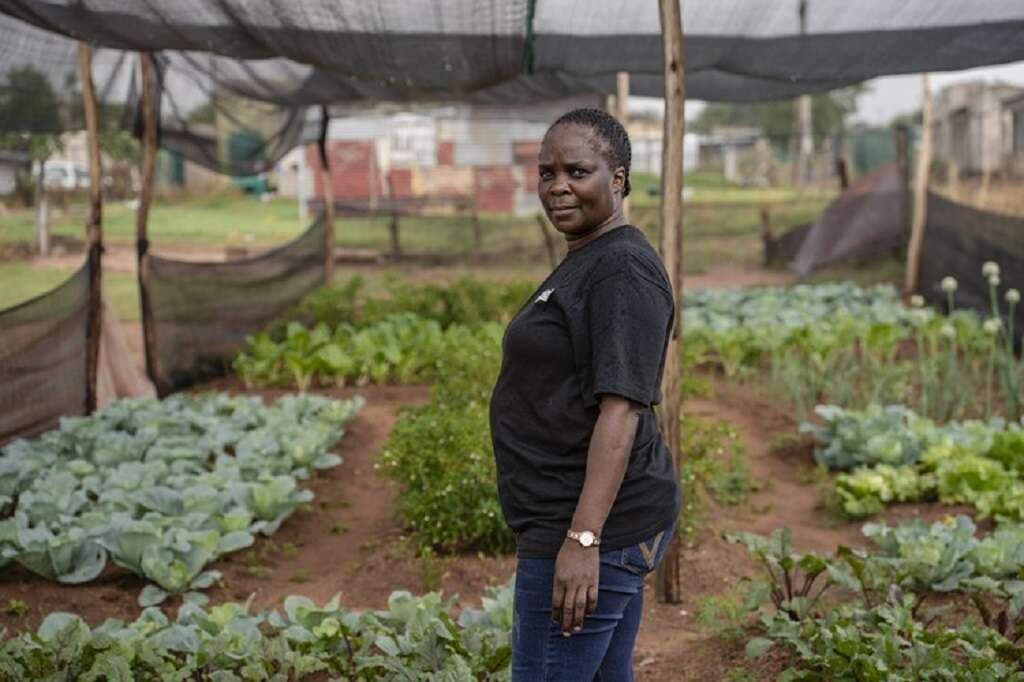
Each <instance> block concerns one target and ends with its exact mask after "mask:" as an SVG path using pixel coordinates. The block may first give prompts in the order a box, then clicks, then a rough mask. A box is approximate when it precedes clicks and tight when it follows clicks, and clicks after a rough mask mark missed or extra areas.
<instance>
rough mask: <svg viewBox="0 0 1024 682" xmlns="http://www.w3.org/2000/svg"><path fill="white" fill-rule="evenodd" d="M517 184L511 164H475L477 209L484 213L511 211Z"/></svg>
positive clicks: (513, 206)
mask: <svg viewBox="0 0 1024 682" xmlns="http://www.w3.org/2000/svg"><path fill="white" fill-rule="evenodd" d="M518 185H519V182H518V180H517V178H516V172H515V169H514V168H513V167H512V166H477V168H476V202H477V204H476V205H477V209H478V210H479V211H481V212H484V213H511V212H512V211H513V210H514V209H515V195H516V188H517V187H518Z"/></svg>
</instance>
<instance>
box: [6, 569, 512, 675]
mask: <svg viewBox="0 0 1024 682" xmlns="http://www.w3.org/2000/svg"><path fill="white" fill-rule="evenodd" d="M451 606H452V603H451V602H450V601H445V600H443V599H442V598H441V596H440V595H438V594H427V595H423V596H421V597H415V596H412V595H410V594H409V593H407V592H395V593H393V594H392V595H391V597H390V598H389V600H388V609H386V610H383V611H376V612H368V611H352V610H348V609H345V608H343V607H341V606H340V605H339V601H338V598H337V597H335V598H334V599H332V600H331V601H329V602H328V603H326V604H324V605H323V606H318V605H317V604H315V603H314V602H313V601H312V600H310V599H307V598H306V597H301V596H290V597H287V598H286V599H285V601H284V612H283V613H281V612H277V611H271V612H265V613H251V607H250V604H249V603H248V602H247V603H244V604H238V603H227V604H221V605H218V606H214V607H212V608H210V609H209V610H204V609H203V608H202V607H201V606H199V605H195V604H184V605H183V606H182V607H181V608H180V609H179V610H178V614H177V618H176V619H174V620H171V619H169V618H168V617H167V616H166V615H165V614H164V613H163V612H162V611H160V610H159V609H157V608H147V609H146V610H144V611H143V612H142V615H141V616H139V618H138V619H137V620H135V621H134V622H132V623H124V622H123V621H120V620H115V619H110V620H107V621H106V622H104V623H103V624H102V625H100V626H99V627H97V628H95V629H90V628H89V626H88V625H87V624H86V623H85V622H84V621H83V620H82V619H81V618H79V617H78V616H76V615H73V614H70V613H52V614H50V615H49V616H47V617H46V619H45V620H44V621H43V623H42V625H40V627H39V629H38V630H37V631H36V632H35V633H24V634H21V635H19V636H17V637H15V638H12V639H9V640H7V641H5V642H3V643H2V645H0V671H3V675H4V677H5V678H9V679H16V680H30V679H31V680H36V679H70V678H75V679H82V680H100V679H105V680H191V679H212V680H235V679H251V680H276V679H282V680H283V679H305V678H306V677H307V676H309V675H312V674H316V673H319V674H321V675H327V676H330V677H332V678H335V679H346V680H353V681H360V682H370V681H371V680H373V681H377V680H380V681H382V682H391V681H395V682H397V681H399V680H411V679H412V680H427V681H430V680H433V681H435V682H442V681H445V680H479V681H481V682H499V681H501V680H507V679H508V677H509V663H510V661H511V646H510V633H511V629H512V590H511V587H510V586H508V585H505V586H501V587H497V588H491V589H489V590H488V591H487V592H486V594H485V596H484V598H483V604H482V606H483V608H482V609H480V610H476V609H465V610H463V612H462V614H461V615H460V616H459V619H458V621H453V620H452V618H451V617H450V616H449V611H450V608H451Z"/></svg>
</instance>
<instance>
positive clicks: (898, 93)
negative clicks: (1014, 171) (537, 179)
mask: <svg viewBox="0 0 1024 682" xmlns="http://www.w3.org/2000/svg"><path fill="white" fill-rule="evenodd" d="M979 78H980V79H984V80H989V81H993V80H1002V81H1005V82H1007V83H1010V84H1013V85H1019V86H1020V87H1022V88H1024V62H1014V63H1012V64H1004V65H1001V66H986V67H983V68H979V69H968V70H966V71H948V72H944V73H933V74H932V83H931V85H932V92H938V91H939V90H941V89H942V88H944V87H946V86H947V85H951V84H953V83H960V82H963V81H969V80H976V79H979ZM867 83H868V86H869V90H868V92H866V93H864V94H863V95H862V96H861V97H860V99H859V100H858V101H857V104H858V110H857V114H856V116H855V119H856V120H858V121H863V122H864V123H869V124H873V125H885V124H887V123H889V121H891V120H892V118H893V117H894V116H896V115H898V114H905V113H909V112H911V111H914V110H916V109H918V108H920V106H921V76H920V74H911V75H908V76H886V77H885V78H875V79H873V80H870V81H868V82H867ZM663 106H664V104H663V102H662V101H661V99H660V98H653V97H631V98H630V106H629V108H630V110H631V111H649V110H654V111H661V110H662V108H663ZM703 106H704V104H703V103H702V102H698V101H689V102H687V103H686V118H687V119H688V120H689V119H692V118H693V117H694V116H696V115H697V114H698V113H699V112H700V110H701V109H702V108H703Z"/></svg>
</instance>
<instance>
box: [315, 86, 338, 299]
mask: <svg viewBox="0 0 1024 682" xmlns="http://www.w3.org/2000/svg"><path fill="white" fill-rule="evenodd" d="M330 123H331V116H330V113H329V112H328V111H327V107H326V106H322V107H320V137H319V138H318V139H317V148H318V150H319V152H320V186H321V187H323V195H324V284H326V285H327V286H330V285H332V284H334V245H335V234H334V178H333V177H332V176H331V162H330V158H329V157H328V155H327V128H328V126H329V125H330Z"/></svg>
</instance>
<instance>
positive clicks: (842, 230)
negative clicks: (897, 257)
mask: <svg viewBox="0 0 1024 682" xmlns="http://www.w3.org/2000/svg"><path fill="white" fill-rule="evenodd" d="M902 183H903V176H902V174H901V172H900V168H899V165H898V164H896V163H890V164H888V165H886V166H883V167H882V168H879V169H878V170H876V171H874V172H872V173H869V174H868V175H865V176H864V177H862V178H860V179H858V180H857V181H856V182H854V183H853V184H852V185H850V187H848V188H847V189H845V190H844V191H843V193H842V194H841V195H840V196H839V198H837V199H836V200H835V201H833V202H832V203H831V204H829V206H828V208H826V209H825V211H824V212H823V213H822V214H821V215H820V216H819V217H818V218H817V220H815V221H814V223H813V224H812V225H811V227H810V229H809V230H808V231H807V233H806V235H805V236H804V237H803V239H802V241H801V243H800V248H799V250H798V251H797V252H796V255H795V256H794V258H793V260H792V262H791V263H790V265H789V267H790V269H791V270H793V271H794V272H795V273H796V274H797V275H798V276H800V277H806V276H807V275H809V274H810V273H811V272H812V271H814V270H816V269H818V268H822V267H826V266H829V265H834V264H836V263H841V262H847V261H855V260H866V259H870V258H874V257H877V256H879V255H882V254H885V253H889V252H892V251H894V250H895V249H899V248H900V247H901V246H903V245H904V244H905V243H906V240H907V221H906V218H905V214H904V209H903V199H904V197H905V193H904V191H903V188H902ZM792 241H793V240H792V238H790V242H792ZM787 245H788V246H790V248H792V244H791V243H790V244H787Z"/></svg>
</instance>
